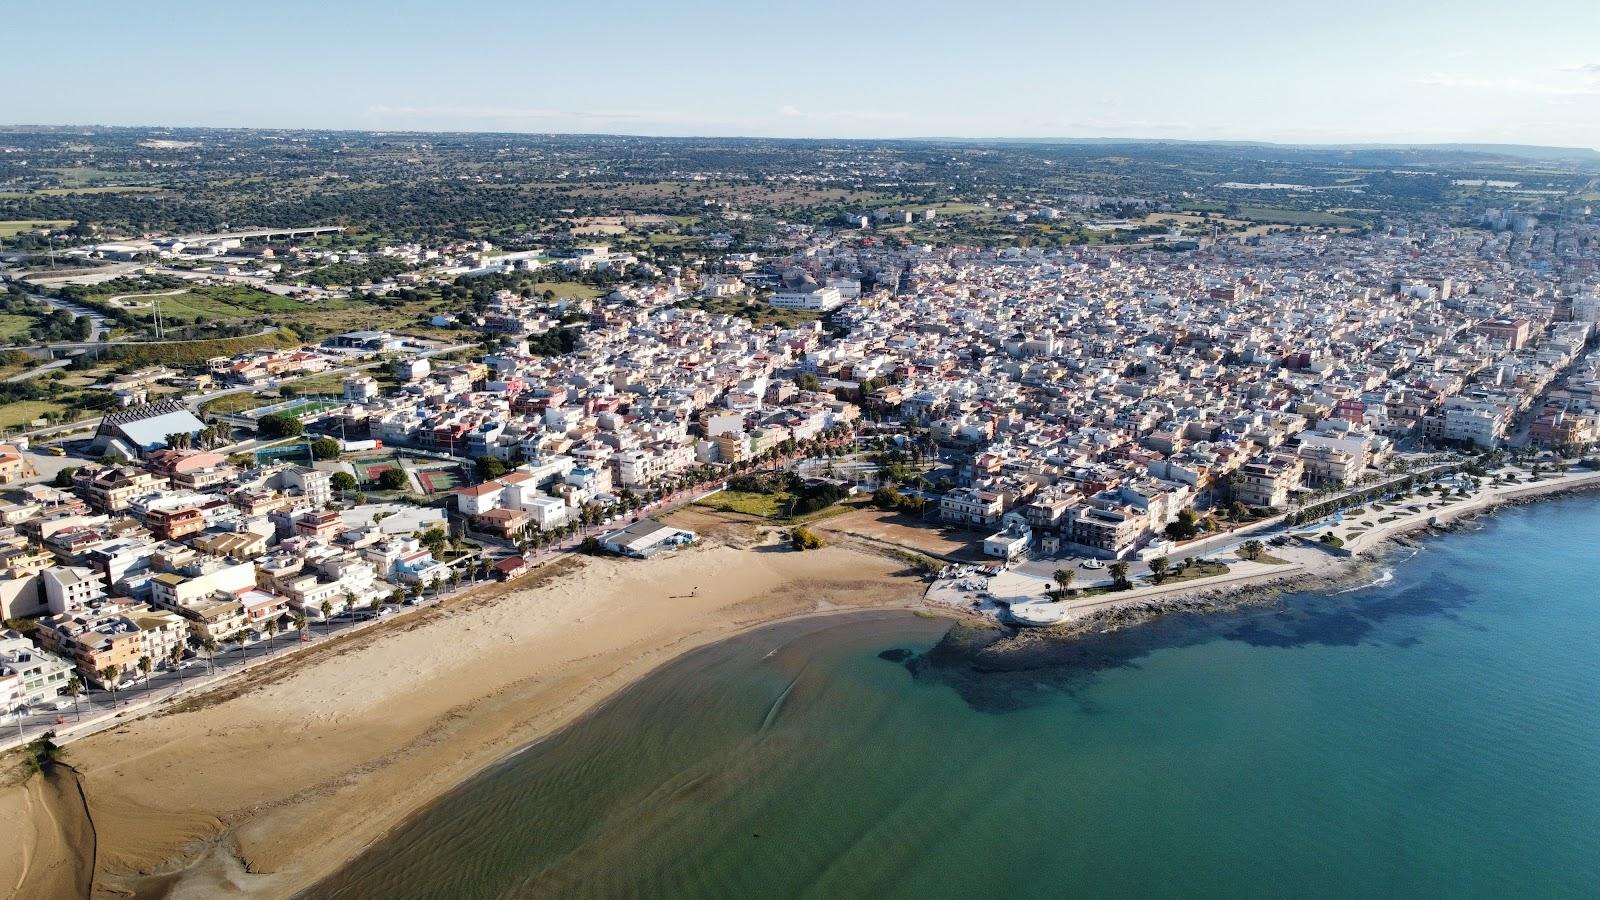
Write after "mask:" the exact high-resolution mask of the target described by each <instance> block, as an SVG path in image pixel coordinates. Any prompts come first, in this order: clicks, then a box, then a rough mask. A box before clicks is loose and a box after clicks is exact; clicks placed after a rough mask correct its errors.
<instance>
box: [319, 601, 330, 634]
mask: <svg viewBox="0 0 1600 900" xmlns="http://www.w3.org/2000/svg"><path fill="white" fill-rule="evenodd" d="M317 609H318V610H320V611H321V612H322V624H324V625H326V626H328V630H329V631H332V630H333V604H332V603H329V602H328V601H327V600H323V601H322V605H321V606H319V607H317Z"/></svg>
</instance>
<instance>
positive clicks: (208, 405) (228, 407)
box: [200, 391, 262, 416]
mask: <svg viewBox="0 0 1600 900" xmlns="http://www.w3.org/2000/svg"><path fill="white" fill-rule="evenodd" d="M261 403H262V400H261V398H260V397H257V396H256V395H255V394H253V393H251V392H250V391H240V392H239V393H237V394H229V395H227V396H226V397H218V398H217V399H215V400H207V401H206V402H205V403H204V404H202V405H201V406H200V412H201V414H210V415H218V416H220V415H227V414H229V413H242V412H244V411H246V410H251V409H255V408H256V407H258V406H260V405H261Z"/></svg>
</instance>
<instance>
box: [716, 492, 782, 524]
mask: <svg viewBox="0 0 1600 900" xmlns="http://www.w3.org/2000/svg"><path fill="white" fill-rule="evenodd" d="M793 499H794V495H792V494H788V493H777V494H753V493H749V492H747V491H720V492H718V493H715V494H712V495H711V496H709V497H707V498H705V499H704V500H700V501H698V503H697V505H699V506H705V507H708V508H710V509H715V510H720V511H721V512H736V513H744V514H745V515H747V516H761V517H762V518H764V519H776V518H778V517H779V516H781V515H783V512H784V510H786V509H787V508H788V505H789V501H791V500H793Z"/></svg>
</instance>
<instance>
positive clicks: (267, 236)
mask: <svg viewBox="0 0 1600 900" xmlns="http://www.w3.org/2000/svg"><path fill="white" fill-rule="evenodd" d="M341 231H344V226H342V225H312V226H308V227H305V228H247V229H245V230H243V231H224V232H222V233H221V234H180V235H176V236H175V239H176V240H180V241H183V242H184V243H187V244H201V243H206V242H208V241H228V240H239V241H254V240H267V241H270V240H274V239H285V240H287V239H289V238H296V237H314V236H316V235H319V234H336V233H338V232H341Z"/></svg>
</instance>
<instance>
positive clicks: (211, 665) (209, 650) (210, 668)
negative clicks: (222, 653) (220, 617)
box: [200, 634, 217, 675]
mask: <svg viewBox="0 0 1600 900" xmlns="http://www.w3.org/2000/svg"><path fill="white" fill-rule="evenodd" d="M200 646H201V647H202V648H203V649H204V650H205V651H206V674H208V675H215V674H217V639H216V638H214V637H212V636H211V635H209V634H208V635H206V637H205V639H204V640H202V641H201V642H200Z"/></svg>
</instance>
